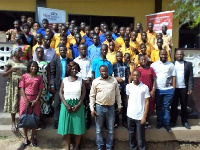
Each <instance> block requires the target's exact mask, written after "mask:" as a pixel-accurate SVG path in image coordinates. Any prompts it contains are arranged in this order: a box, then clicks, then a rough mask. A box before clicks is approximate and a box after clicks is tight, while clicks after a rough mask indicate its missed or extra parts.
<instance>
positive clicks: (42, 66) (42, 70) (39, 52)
mask: <svg viewBox="0 0 200 150" xmlns="http://www.w3.org/2000/svg"><path fill="white" fill-rule="evenodd" d="M35 51H36V56H37V58H36V59H37V60H36V62H37V63H38V66H39V73H38V74H39V75H41V76H42V78H43V84H44V88H43V90H42V94H41V113H42V114H43V115H48V114H49V113H50V111H51V108H50V103H49V92H48V85H49V80H50V65H49V62H48V61H46V60H44V59H43V56H44V49H43V47H37V48H36V50H35Z"/></svg>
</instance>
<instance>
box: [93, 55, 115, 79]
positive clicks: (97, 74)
mask: <svg viewBox="0 0 200 150" xmlns="http://www.w3.org/2000/svg"><path fill="white" fill-rule="evenodd" d="M102 65H106V66H107V67H108V75H109V76H111V75H112V73H113V68H112V64H111V62H110V61H108V60H107V59H103V58H101V57H99V58H96V59H94V60H93V61H92V72H94V75H95V79H96V78H98V77H100V76H101V75H100V71H99V67H100V66H102Z"/></svg>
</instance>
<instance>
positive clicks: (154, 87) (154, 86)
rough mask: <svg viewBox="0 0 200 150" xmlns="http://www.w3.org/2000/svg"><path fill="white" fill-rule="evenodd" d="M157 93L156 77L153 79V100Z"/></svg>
mask: <svg viewBox="0 0 200 150" xmlns="http://www.w3.org/2000/svg"><path fill="white" fill-rule="evenodd" d="M155 92H156V77H153V88H152V90H151V91H150V95H151V97H152V98H154V97H155Z"/></svg>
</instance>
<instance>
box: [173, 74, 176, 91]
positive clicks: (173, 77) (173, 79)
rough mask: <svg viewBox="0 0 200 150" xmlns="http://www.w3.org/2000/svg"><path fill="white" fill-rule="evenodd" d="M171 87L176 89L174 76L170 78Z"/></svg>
mask: <svg viewBox="0 0 200 150" xmlns="http://www.w3.org/2000/svg"><path fill="white" fill-rule="evenodd" d="M172 86H173V88H174V89H175V88H176V77H175V76H173V77H172Z"/></svg>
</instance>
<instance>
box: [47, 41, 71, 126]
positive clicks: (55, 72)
mask: <svg viewBox="0 0 200 150" xmlns="http://www.w3.org/2000/svg"><path fill="white" fill-rule="evenodd" d="M59 52H60V57H56V58H54V59H53V60H52V61H51V63H50V67H51V79H50V91H51V93H52V94H54V123H55V124H54V129H57V128H58V119H59V114H60V102H61V101H60V96H59V90H60V83H61V80H62V79H63V78H64V77H66V76H67V74H66V72H67V65H68V63H69V62H70V61H72V60H71V59H69V58H67V56H66V54H67V48H66V45H64V44H63V45H60V46H59Z"/></svg>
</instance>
